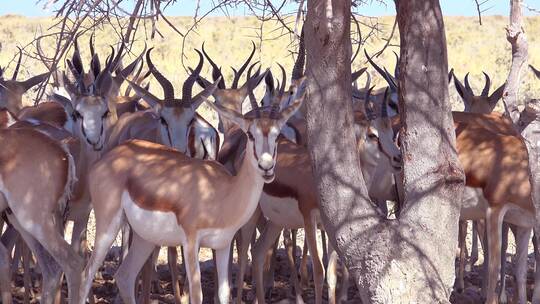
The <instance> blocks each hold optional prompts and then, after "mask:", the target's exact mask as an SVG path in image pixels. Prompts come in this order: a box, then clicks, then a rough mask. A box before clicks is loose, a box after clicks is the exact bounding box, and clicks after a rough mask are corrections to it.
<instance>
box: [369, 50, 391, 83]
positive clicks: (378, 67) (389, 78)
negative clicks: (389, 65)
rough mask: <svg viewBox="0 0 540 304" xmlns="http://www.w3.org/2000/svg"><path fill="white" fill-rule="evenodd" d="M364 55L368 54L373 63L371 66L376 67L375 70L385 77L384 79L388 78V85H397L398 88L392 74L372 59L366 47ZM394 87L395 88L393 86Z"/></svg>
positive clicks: (370, 61)
mask: <svg viewBox="0 0 540 304" xmlns="http://www.w3.org/2000/svg"><path fill="white" fill-rule="evenodd" d="M364 55H365V56H366V58H367V60H368V62H369V63H370V64H371V66H373V68H375V70H376V71H377V72H378V73H379V74H380V75H381V76H382V77H383V78H384V80H386V82H387V83H388V85H390V86H393V87H395V89H397V86H396V84H395V81H394V80H393V79H392V77H390V74H389V73H388V72H387V71H385V70H384V69H382V68H381V67H380V66H378V65H377V64H376V63H375V62H374V61H373V60H372V59H371V57H369V55H368V53H367V51H366V50H365V49H364ZM393 89H394V88H393Z"/></svg>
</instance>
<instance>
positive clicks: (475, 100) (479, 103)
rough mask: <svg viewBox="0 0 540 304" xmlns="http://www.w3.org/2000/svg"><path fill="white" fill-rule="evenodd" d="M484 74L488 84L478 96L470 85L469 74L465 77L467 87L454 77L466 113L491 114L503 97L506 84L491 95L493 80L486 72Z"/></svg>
mask: <svg viewBox="0 0 540 304" xmlns="http://www.w3.org/2000/svg"><path fill="white" fill-rule="evenodd" d="M483 73H484V77H485V79H486V83H485V85H484V89H482V93H481V94H480V95H476V94H475V93H474V91H473V90H472V88H471V85H470V84H469V73H467V75H465V86H463V84H462V83H461V82H460V81H459V79H458V78H457V77H456V76H455V75H453V77H454V85H455V86H456V90H457V92H458V94H459V96H461V98H462V99H463V103H464V104H465V112H471V113H481V114H489V113H491V112H492V111H493V109H494V108H495V106H496V105H497V102H498V101H499V99H501V97H502V94H503V91H504V85H505V84H504V83H503V84H502V85H501V86H500V87H499V88H498V89H497V90H495V92H493V93H492V94H491V95H489V88H490V86H491V79H490V78H489V75H488V74H487V73H486V72H483Z"/></svg>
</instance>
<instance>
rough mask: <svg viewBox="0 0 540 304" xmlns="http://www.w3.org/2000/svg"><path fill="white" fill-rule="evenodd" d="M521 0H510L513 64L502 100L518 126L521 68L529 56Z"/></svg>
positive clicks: (507, 32)
mask: <svg viewBox="0 0 540 304" xmlns="http://www.w3.org/2000/svg"><path fill="white" fill-rule="evenodd" d="M522 2H523V1H521V0H510V24H509V25H508V27H507V28H506V39H507V40H508V42H510V44H511V45H512V65H511V67H510V72H509V73H508V77H507V79H506V85H505V88H504V92H503V96H502V100H503V103H504V108H505V112H506V114H507V115H508V116H509V117H510V119H512V121H513V122H514V124H515V125H516V126H517V122H518V120H519V110H518V93H519V83H520V79H521V77H520V76H521V70H522V69H523V66H526V65H525V64H526V63H527V58H528V56H529V45H528V43H527V36H526V35H525V31H524V30H523V13H522V10H521V5H522Z"/></svg>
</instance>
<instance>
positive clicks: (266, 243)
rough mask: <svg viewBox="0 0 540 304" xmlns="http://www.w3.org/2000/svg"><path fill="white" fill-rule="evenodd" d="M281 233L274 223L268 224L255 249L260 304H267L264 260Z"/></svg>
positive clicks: (255, 271)
mask: <svg viewBox="0 0 540 304" xmlns="http://www.w3.org/2000/svg"><path fill="white" fill-rule="evenodd" d="M280 232H281V227H278V226H276V225H275V224H273V223H272V222H268V223H267V224H266V227H265V228H264V230H263V232H262V234H261V236H260V237H259V239H258V240H257V242H256V243H255V246H254V248H253V253H254V255H253V273H254V274H253V279H254V281H255V289H256V292H257V303H258V304H264V303H265V298H264V294H265V291H264V282H263V265H264V258H265V256H266V252H267V251H268V249H270V248H271V247H272V245H274V244H275V242H276V239H277V238H278V236H279V233H280Z"/></svg>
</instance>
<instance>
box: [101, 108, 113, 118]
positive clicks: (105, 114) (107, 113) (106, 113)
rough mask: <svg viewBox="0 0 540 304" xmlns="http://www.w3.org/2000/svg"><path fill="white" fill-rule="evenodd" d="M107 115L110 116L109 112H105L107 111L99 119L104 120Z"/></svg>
mask: <svg viewBox="0 0 540 304" xmlns="http://www.w3.org/2000/svg"><path fill="white" fill-rule="evenodd" d="M109 114H111V111H109V110H107V111H105V113H103V116H101V118H105V117H107V116H109Z"/></svg>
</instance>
